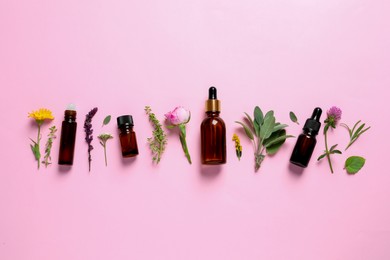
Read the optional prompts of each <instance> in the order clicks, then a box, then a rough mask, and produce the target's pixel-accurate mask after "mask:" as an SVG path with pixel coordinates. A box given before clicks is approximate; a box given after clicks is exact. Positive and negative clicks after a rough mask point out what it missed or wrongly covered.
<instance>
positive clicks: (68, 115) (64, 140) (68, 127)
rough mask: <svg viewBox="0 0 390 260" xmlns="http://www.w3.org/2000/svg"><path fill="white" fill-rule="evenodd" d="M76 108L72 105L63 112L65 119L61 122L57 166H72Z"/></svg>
mask: <svg viewBox="0 0 390 260" xmlns="http://www.w3.org/2000/svg"><path fill="white" fill-rule="evenodd" d="M76 115H77V112H76V107H75V105H74V104H69V105H68V107H67V108H66V110H65V118H64V121H62V127H61V140H60V152H59V156H58V164H61V165H72V164H73V157H74V147H75V142H76V130H77V122H76Z"/></svg>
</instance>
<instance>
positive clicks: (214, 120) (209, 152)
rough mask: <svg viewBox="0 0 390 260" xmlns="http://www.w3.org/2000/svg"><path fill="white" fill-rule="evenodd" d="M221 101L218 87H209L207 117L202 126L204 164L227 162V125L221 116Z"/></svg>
mask: <svg viewBox="0 0 390 260" xmlns="http://www.w3.org/2000/svg"><path fill="white" fill-rule="evenodd" d="M220 112H221V102H220V101H219V100H218V99H217V89H216V88H215V87H210V88H209V99H208V100H207V101H206V114H207V117H206V118H205V119H204V120H203V122H202V124H201V126H200V132H201V156H202V164H208V165H215V164H224V163H226V127H225V122H224V121H223V120H222V118H220V117H219V113H220Z"/></svg>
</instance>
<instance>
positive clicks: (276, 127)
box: [272, 123, 288, 133]
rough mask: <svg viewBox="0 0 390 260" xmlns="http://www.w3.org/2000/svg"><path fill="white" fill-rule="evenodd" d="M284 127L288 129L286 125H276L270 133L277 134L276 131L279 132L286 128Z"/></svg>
mask: <svg viewBox="0 0 390 260" xmlns="http://www.w3.org/2000/svg"><path fill="white" fill-rule="evenodd" d="M286 127H288V125H286V124H280V123H276V124H275V126H274V129H273V130H272V132H273V133H274V132H277V131H279V130H281V129H284V128H286Z"/></svg>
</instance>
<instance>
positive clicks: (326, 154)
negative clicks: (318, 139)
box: [317, 123, 342, 173]
mask: <svg viewBox="0 0 390 260" xmlns="http://www.w3.org/2000/svg"><path fill="white" fill-rule="evenodd" d="M329 127H331V125H330V124H329V123H327V124H326V125H325V128H324V136H325V151H324V153H323V154H321V155H320V156H319V157H318V159H317V161H319V160H321V159H323V158H324V157H326V159H327V161H328V164H329V168H330V172H331V173H333V166H332V160H331V159H330V155H331V154H342V153H341V151H340V150H336V147H337V144H335V145H333V146H332V147H330V149H329V146H328V130H329Z"/></svg>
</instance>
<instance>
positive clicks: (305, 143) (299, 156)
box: [290, 107, 322, 168]
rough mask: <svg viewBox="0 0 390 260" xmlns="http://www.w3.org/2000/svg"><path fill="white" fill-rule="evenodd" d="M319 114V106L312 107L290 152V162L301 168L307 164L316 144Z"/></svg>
mask: <svg viewBox="0 0 390 260" xmlns="http://www.w3.org/2000/svg"><path fill="white" fill-rule="evenodd" d="M321 114H322V110H321V108H319V107H317V108H315V109H314V111H313V114H312V115H311V117H310V118H308V119H307V120H306V123H305V125H304V127H303V133H302V134H301V135H300V136H299V137H298V140H297V143H296V144H295V147H294V150H293V152H292V154H291V158H290V162H291V163H293V164H295V165H298V166H300V167H303V168H306V167H307V165H308V164H309V161H310V158H311V155H312V154H313V151H314V147H315V146H316V144H317V140H316V136H317V134H318V132H319V131H320V128H321V123H320V117H321Z"/></svg>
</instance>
